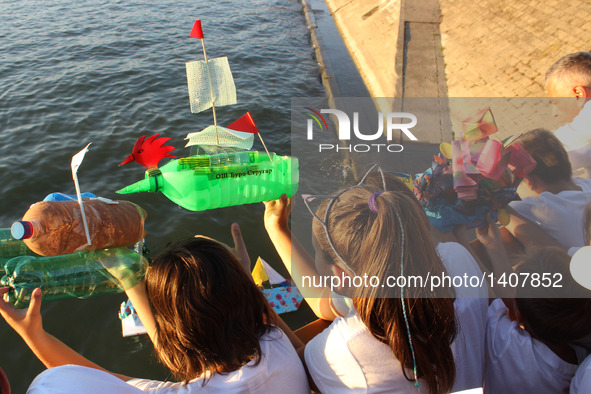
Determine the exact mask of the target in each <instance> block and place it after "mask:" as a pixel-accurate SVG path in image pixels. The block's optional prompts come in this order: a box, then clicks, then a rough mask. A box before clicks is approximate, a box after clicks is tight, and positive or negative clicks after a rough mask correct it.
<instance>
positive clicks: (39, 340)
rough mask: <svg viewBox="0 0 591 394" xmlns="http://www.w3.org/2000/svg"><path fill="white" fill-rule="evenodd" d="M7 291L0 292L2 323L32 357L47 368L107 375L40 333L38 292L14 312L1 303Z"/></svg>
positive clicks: (68, 348)
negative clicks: (85, 369) (79, 368)
mask: <svg viewBox="0 0 591 394" xmlns="http://www.w3.org/2000/svg"><path fill="white" fill-rule="evenodd" d="M7 291H8V288H6V287H4V288H0V314H2V317H3V318H4V320H6V322H7V323H8V324H9V325H10V326H11V327H12V328H13V329H14V330H15V331H16V332H17V333H18V334H19V335H20V336H21V337H22V338H23V340H24V341H25V343H26V344H27V346H29V348H30V349H31V350H32V351H33V353H34V354H35V356H37V358H38V359H39V361H41V362H42V363H43V364H44V365H45V366H46V367H47V368H53V367H58V366H61V365H67V364H74V365H81V366H83V367H89V368H94V369H100V370H102V371H105V372H109V371H107V370H105V369H104V368H102V367H100V366H99V365H97V364H95V363H93V362H92V361H90V360H88V359H87V358H85V357H83V356H82V355H81V354H79V353H77V352H76V351H74V350H73V349H71V348H70V347H68V346H67V345H66V344H65V343H63V342H61V341H60V340H59V339H57V338H56V337H54V336H53V335H50V334H49V333H47V332H46V331H45V330H44V329H43V322H42V319H41V289H35V290H34V291H33V294H32V295H31V303H30V305H29V308H28V309H16V308H14V307H13V306H12V305H10V304H8V303H7V302H6V301H4V295H5V294H6V293H7ZM109 373H110V374H112V375H114V376H116V377H118V378H120V379H122V380H125V381H127V380H130V379H132V378H131V377H128V376H125V375H119V374H115V373H112V372H109Z"/></svg>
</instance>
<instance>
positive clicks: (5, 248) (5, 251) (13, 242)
mask: <svg viewBox="0 0 591 394" xmlns="http://www.w3.org/2000/svg"><path fill="white" fill-rule="evenodd" d="M35 255H36V254H35V253H33V251H32V250H31V249H29V248H28V247H27V245H25V243H24V242H23V241H21V240H19V239H15V238H14V237H13V236H12V234H11V233H10V229H9V228H1V229H0V275H4V272H5V270H4V264H6V262H7V261H8V260H10V259H11V258H13V257H18V256H35Z"/></svg>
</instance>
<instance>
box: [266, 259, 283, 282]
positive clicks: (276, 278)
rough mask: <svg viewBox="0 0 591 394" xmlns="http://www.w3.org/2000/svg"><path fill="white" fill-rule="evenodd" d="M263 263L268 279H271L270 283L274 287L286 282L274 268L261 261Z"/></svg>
mask: <svg viewBox="0 0 591 394" xmlns="http://www.w3.org/2000/svg"><path fill="white" fill-rule="evenodd" d="M261 263H263V267H265V271H267V277H269V283H271V284H272V285H278V284H279V283H283V282H285V278H284V277H283V276H281V275H280V274H279V272H277V271H275V270H274V269H273V267H271V266H270V265H269V263H267V262H266V261H265V260H263V259H261Z"/></svg>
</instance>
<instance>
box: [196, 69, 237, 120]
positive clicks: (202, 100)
mask: <svg viewBox="0 0 591 394" xmlns="http://www.w3.org/2000/svg"><path fill="white" fill-rule="evenodd" d="M207 65H209V75H211V88H212V90H211V89H210V83H209V79H208V71H207V68H208V67H207ZM186 67H187V83H188V86H189V100H190V102H191V112H192V113H198V112H201V111H205V110H206V109H209V108H211V106H212V102H213V104H214V105H215V106H216V107H218V106H222V105H231V104H236V102H237V101H236V85H234V78H233V77H232V71H231V70H230V64H229V63H228V58H227V57H218V58H215V59H211V60H208V61H207V64H206V63H205V61H204V60H197V61H193V62H188V63H186ZM212 94H213V98H212Z"/></svg>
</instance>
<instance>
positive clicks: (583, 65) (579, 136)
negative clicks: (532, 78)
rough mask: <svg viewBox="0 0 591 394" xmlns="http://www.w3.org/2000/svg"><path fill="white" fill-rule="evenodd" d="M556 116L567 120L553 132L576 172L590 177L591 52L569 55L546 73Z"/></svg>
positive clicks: (549, 95)
mask: <svg viewBox="0 0 591 394" xmlns="http://www.w3.org/2000/svg"><path fill="white" fill-rule="evenodd" d="M546 93H547V94H548V97H550V98H551V99H550V102H551V103H552V104H553V105H554V117H555V118H557V120H559V121H561V122H563V123H565V125H564V126H562V127H560V128H559V129H557V130H556V131H554V133H555V134H556V136H557V137H558V139H559V140H560V141H561V142H562V144H563V145H564V147H565V149H566V150H567V152H568V157H569V160H570V162H571V165H572V167H573V173H574V175H582V176H586V177H588V178H589V177H590V176H591V52H575V53H571V54H569V55H566V56H564V57H562V58H560V59H558V61H557V62H556V63H554V64H553V65H552V67H550V68H549V69H548V71H547V72H546Z"/></svg>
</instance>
